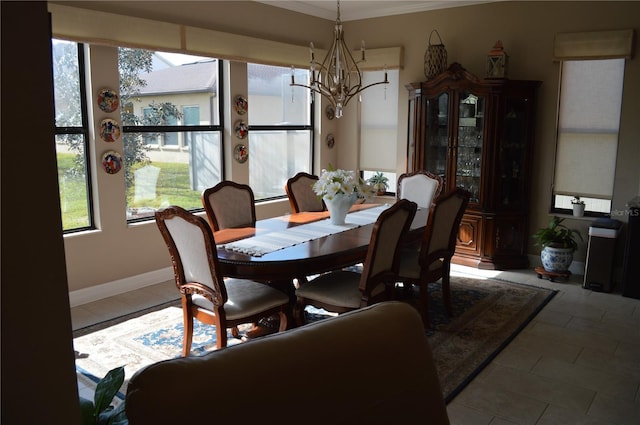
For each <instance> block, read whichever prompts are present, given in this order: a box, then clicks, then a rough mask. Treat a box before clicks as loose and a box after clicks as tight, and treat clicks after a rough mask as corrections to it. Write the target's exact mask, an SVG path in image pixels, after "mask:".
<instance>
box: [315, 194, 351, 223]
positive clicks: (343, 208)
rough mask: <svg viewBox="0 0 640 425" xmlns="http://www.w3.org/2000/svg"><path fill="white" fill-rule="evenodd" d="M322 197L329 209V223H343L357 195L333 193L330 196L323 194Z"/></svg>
mask: <svg viewBox="0 0 640 425" xmlns="http://www.w3.org/2000/svg"><path fill="white" fill-rule="evenodd" d="M323 199H324V203H325V205H326V206H327V209H328V210H329V222H330V223H331V224H345V218H346V217H347V213H348V212H349V209H350V208H351V207H352V206H353V204H355V203H356V200H357V199H358V197H357V196H356V195H349V196H347V195H335V196H333V197H331V198H330V197H328V196H325V197H324V198H323Z"/></svg>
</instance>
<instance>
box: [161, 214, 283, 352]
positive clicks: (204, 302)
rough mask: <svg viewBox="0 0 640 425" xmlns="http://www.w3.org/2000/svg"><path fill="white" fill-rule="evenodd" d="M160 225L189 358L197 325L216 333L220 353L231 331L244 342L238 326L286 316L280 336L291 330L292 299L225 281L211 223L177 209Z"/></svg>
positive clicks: (262, 287)
mask: <svg viewBox="0 0 640 425" xmlns="http://www.w3.org/2000/svg"><path fill="white" fill-rule="evenodd" d="M156 224H157V225H158V228H159V229H160V233H161V234H162V237H163V238H164V241H165V243H166V244H167V248H168V249H169V254H170V255H171V262H172V263H173V271H174V275H175V281H176V286H177V287H178V290H179V291H180V294H181V298H182V312H183V317H184V342H183V347H182V355H183V356H188V355H189V353H190V351H191V341H192V338H193V319H194V318H195V319H198V320H199V321H201V322H203V323H206V324H209V325H214V326H215V327H216V337H217V347H218V348H222V347H226V345H227V328H231V329H232V335H233V336H234V337H236V338H237V337H238V336H239V335H238V329H237V326H238V325H240V324H243V323H252V322H257V321H258V320H260V319H261V318H263V317H269V316H271V315H274V314H277V315H279V316H280V328H279V330H280V331H284V330H285V329H286V328H287V321H288V318H289V316H290V311H291V308H290V304H289V297H288V296H287V295H286V294H285V293H284V292H281V291H279V290H277V289H274V288H272V287H270V286H268V285H265V284H263V283H259V282H255V281H253V280H247V279H231V278H229V279H223V276H222V273H221V271H220V270H221V269H220V266H219V264H218V251H217V250H216V243H215V240H214V238H213V233H212V231H211V228H210V227H209V225H208V224H207V221H206V220H205V219H203V218H201V217H198V216H197V215H194V214H191V213H190V212H189V211H187V210H185V209H183V208H181V207H177V206H171V207H167V208H165V209H162V210H159V211H156Z"/></svg>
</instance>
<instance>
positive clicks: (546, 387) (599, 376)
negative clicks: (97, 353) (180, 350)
mask: <svg viewBox="0 0 640 425" xmlns="http://www.w3.org/2000/svg"><path fill="white" fill-rule="evenodd" d="M453 272H454V273H457V274H471V275H481V276H487V277H492V276H497V277H499V278H501V279H505V280H510V281H516V282H522V283H528V284H532V285H537V286H544V287H550V288H553V289H557V290H558V291H559V292H558V294H557V295H556V296H555V297H554V298H553V299H552V300H551V302H550V303H549V304H548V305H547V306H546V307H545V308H544V309H543V310H542V311H541V312H540V313H539V314H538V315H537V316H536V317H535V319H534V320H533V321H532V322H531V323H530V324H529V325H528V326H527V327H526V328H525V329H524V330H523V331H522V332H521V333H520V334H519V335H518V336H517V337H516V338H515V340H514V341H513V342H512V343H511V344H509V345H508V346H507V347H506V348H505V349H504V350H503V351H502V352H501V353H500V354H499V355H498V356H497V357H496V358H495V359H494V360H493V361H492V362H491V363H490V364H489V365H488V366H487V367H486V368H485V369H484V370H483V371H482V372H481V373H480V375H478V376H477V377H476V378H475V379H474V380H473V381H472V382H471V383H470V384H469V385H468V386H467V387H466V388H465V389H464V390H463V391H462V392H461V393H460V394H459V395H458V396H457V397H456V398H455V399H454V400H453V401H452V402H451V403H450V404H449V405H448V406H447V410H448V412H449V418H450V420H451V424H452V425H507V424H522V425H525V424H536V425H627V424H628V425H631V424H633V425H637V424H640V300H636V299H633V298H626V297H623V296H621V295H620V294H619V293H616V291H614V292H613V293H611V294H606V293H598V292H592V291H589V290H585V289H582V287H581V278H582V276H578V275H574V276H572V278H571V280H570V281H569V282H567V283H553V282H549V281H547V280H541V279H538V278H537V276H536V274H535V273H534V272H533V271H532V270H518V271H508V272H493V271H479V270H475V269H471V268H467V267H460V266H454V267H453ZM176 298H177V297H176V289H175V287H174V286H173V282H166V283H162V284H158V285H155V286H151V287H148V288H145V289H141V290H137V291H133V292H130V293H127V294H123V295H119V296H115V297H110V298H108V299H104V300H101V301H97V302H93V303H89V304H84V305H81V306H78V307H74V308H72V310H71V316H72V321H73V327H74V329H78V328H81V327H84V326H88V325H91V324H94V323H98V322H101V321H104V320H109V319H111V318H113V317H117V316H120V315H123V314H127V313H131V312H134V311H137V310H138V309H142V308H146V307H151V306H153V305H157V304H160V303H163V302H165V301H169V300H172V299H176ZM80 395H81V396H83V397H87V389H86V388H83V387H82V386H80ZM88 396H89V397H90V394H89V395H88Z"/></svg>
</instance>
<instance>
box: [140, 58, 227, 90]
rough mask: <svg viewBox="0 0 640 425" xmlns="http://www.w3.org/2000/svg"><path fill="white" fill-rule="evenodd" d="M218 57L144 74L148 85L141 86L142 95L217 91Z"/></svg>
mask: <svg viewBox="0 0 640 425" xmlns="http://www.w3.org/2000/svg"><path fill="white" fill-rule="evenodd" d="M217 67H218V61H217V60H216V59H212V60H208V61H206V62H204V61H203V62H195V63H189V64H184V65H179V66H173V67H169V68H164V69H160V70H158V71H153V72H149V73H148V74H142V75H141V76H140V78H142V79H143V80H145V81H146V82H147V85H146V86H144V87H141V88H140V95H143V96H144V95H158V94H167V93H172V94H176V93H193V92H215V91H217V81H216V76H217V74H218V69H217Z"/></svg>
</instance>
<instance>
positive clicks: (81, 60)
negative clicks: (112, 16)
mask: <svg viewBox="0 0 640 425" xmlns="http://www.w3.org/2000/svg"><path fill="white" fill-rule="evenodd" d="M54 40H60V41H67V40H63V39H59V38H56V37H51V45H52V48H53V41H54ZM72 43H75V45H76V49H77V55H78V81H79V84H78V85H79V90H80V114H81V127H71V126H57V125H56V123H55V120H54V126H53V127H54V128H53V133H54V138H55V137H56V136H59V135H81V136H82V137H83V138H84V163H85V173H86V175H85V186H86V191H87V216H88V221H89V224H88V225H86V226H82V227H74V228H73V229H64V228H63V229H62V233H63V235H64V234H71V233H78V232H84V231H87V230H95V229H96V222H95V214H94V205H93V184H92V181H93V178H92V170H93V169H92V162H91V146H90V140H89V113H88V104H87V103H88V102H87V75H86V70H85V65H86V61H85V43H79V42H72ZM56 168H57V165H56Z"/></svg>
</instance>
